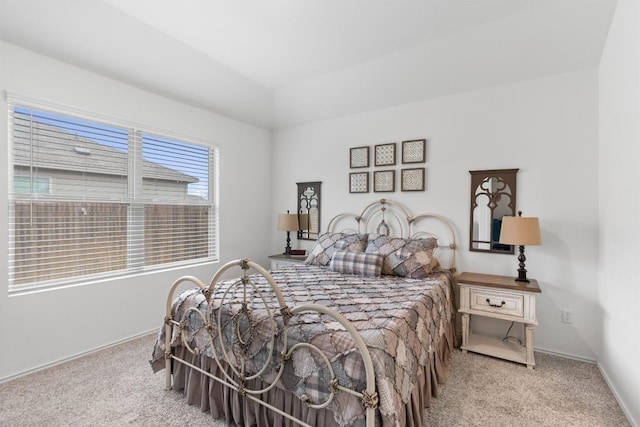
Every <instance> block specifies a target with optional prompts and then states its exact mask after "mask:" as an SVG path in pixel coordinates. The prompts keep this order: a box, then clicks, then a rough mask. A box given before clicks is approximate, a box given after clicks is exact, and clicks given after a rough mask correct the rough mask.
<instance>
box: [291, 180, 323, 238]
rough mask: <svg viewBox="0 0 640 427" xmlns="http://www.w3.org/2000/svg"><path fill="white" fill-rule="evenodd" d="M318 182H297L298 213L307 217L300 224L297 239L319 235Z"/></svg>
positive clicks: (301, 216) (302, 216)
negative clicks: (304, 221)
mask: <svg viewBox="0 0 640 427" xmlns="http://www.w3.org/2000/svg"><path fill="white" fill-rule="evenodd" d="M320 184H322V183H321V182H318V181H316V182H298V183H297V185H298V215H300V218H305V219H306V218H308V221H309V222H308V223H305V224H300V225H301V227H300V230H299V231H298V240H316V239H317V238H318V236H319V235H320Z"/></svg>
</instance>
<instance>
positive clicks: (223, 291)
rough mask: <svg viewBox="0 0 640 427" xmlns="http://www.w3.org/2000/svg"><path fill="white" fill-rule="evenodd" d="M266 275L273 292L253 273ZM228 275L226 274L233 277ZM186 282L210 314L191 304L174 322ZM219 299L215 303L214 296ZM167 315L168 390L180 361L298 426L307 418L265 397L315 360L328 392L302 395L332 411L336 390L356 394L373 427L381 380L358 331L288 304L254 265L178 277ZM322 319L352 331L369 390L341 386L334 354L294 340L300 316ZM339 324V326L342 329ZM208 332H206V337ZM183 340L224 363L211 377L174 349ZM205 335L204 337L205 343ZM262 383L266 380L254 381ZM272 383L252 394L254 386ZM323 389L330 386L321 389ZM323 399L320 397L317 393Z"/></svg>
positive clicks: (337, 317) (320, 310)
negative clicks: (234, 274) (231, 273)
mask: <svg viewBox="0 0 640 427" xmlns="http://www.w3.org/2000/svg"><path fill="white" fill-rule="evenodd" d="M233 268H240V269H241V273H242V275H241V276H240V278H239V279H237V280H224V281H223V280H221V278H222V277H223V276H225V273H227V271H228V270H230V269H233ZM250 269H253V270H255V271H256V272H257V274H258V275H261V276H262V277H264V279H265V280H266V281H267V282H268V284H269V287H267V288H266V289H265V287H264V286H263V287H262V288H261V287H259V286H257V285H256V283H255V282H254V280H252V276H250V275H249V274H248V273H249V270H250ZM227 276H228V275H227ZM185 282H192V283H194V284H196V285H197V286H198V287H199V288H200V291H201V292H202V294H203V295H204V297H205V299H206V304H205V306H206V309H205V310H203V309H200V308H198V307H193V306H190V307H188V308H187V309H185V310H183V312H182V313H181V315H180V318H179V319H176V318H174V309H175V307H174V299H175V297H176V295H174V294H175V293H176V291H177V289H178V288H179V287H180V285H182V284H184V283H185ZM214 295H215V298H214ZM166 309H167V311H166V318H165V337H164V339H165V363H166V370H165V372H166V389H170V388H171V387H172V372H173V370H172V363H181V364H184V365H186V366H188V367H189V368H191V369H193V370H196V371H198V372H200V373H201V374H202V375H206V376H207V377H209V378H211V379H212V380H214V381H217V382H218V383H220V384H223V385H224V386H225V387H228V388H230V389H232V390H234V391H235V392H237V393H238V394H239V395H241V396H243V397H244V398H246V399H249V400H251V401H253V402H256V403H258V404H260V405H263V406H264V407H266V408H268V409H270V410H272V411H275V412H276V413H278V414H280V415H281V416H283V417H285V418H287V419H289V420H291V421H293V422H294V423H297V424H300V425H308V424H306V423H305V422H304V421H302V420H299V419H297V418H295V417H293V416H292V415H291V414H289V413H287V412H285V411H283V410H282V408H278V407H276V406H274V405H272V404H270V403H268V402H266V401H263V400H262V399H261V395H263V394H264V393H266V392H268V391H269V390H271V389H272V388H274V387H277V385H278V384H279V383H280V382H281V379H282V378H283V374H284V373H285V371H286V370H288V371H289V372H291V370H292V369H293V370H295V369H300V368H299V367H297V368H292V366H291V365H290V364H293V363H294V360H296V359H298V360H300V359H304V358H305V357H309V356H310V355H315V359H316V360H319V361H321V363H322V364H323V365H324V368H323V369H324V370H325V371H323V372H327V373H328V374H327V376H328V378H327V387H326V392H323V393H321V394H318V393H314V394H313V396H310V395H309V394H307V393H306V392H305V393H298V397H299V398H300V400H301V401H302V402H303V403H304V404H306V405H307V406H308V407H310V408H315V409H321V408H326V407H327V406H328V405H329V404H330V403H331V402H332V400H333V399H334V397H335V396H336V395H337V393H348V394H351V395H353V396H356V397H357V398H358V399H359V400H360V401H361V402H362V406H363V407H364V410H365V419H366V425H367V426H370V427H373V426H374V424H375V413H376V408H377V406H378V395H377V392H376V384H375V376H374V369H373V363H372V359H371V355H370V353H369V350H368V349H367V346H366V344H365V342H364V340H363V338H362V337H361V336H360V334H359V333H358V331H357V330H356V328H355V327H354V326H353V325H352V324H351V323H350V322H349V321H348V320H347V319H346V318H345V317H344V316H343V315H341V314H340V313H338V312H336V311H334V310H331V309H329V308H327V307H325V306H323V305H318V304H303V305H298V306H296V307H289V306H288V305H287V303H286V300H285V298H284V296H283V294H282V292H281V290H280V289H279V287H278V285H277V284H276V282H275V281H274V279H273V278H272V277H271V275H270V274H269V272H268V271H266V270H265V269H264V268H262V267H261V266H260V265H258V264H256V263H255V262H252V261H250V260H247V259H244V260H236V261H232V262H229V263H227V264H225V265H224V266H223V267H221V268H220V270H218V272H217V273H216V274H215V276H214V277H213V279H212V280H211V282H210V283H209V284H208V285H205V284H204V283H203V282H201V281H200V280H198V279H197V278H195V277H192V276H185V277H182V278H180V279H178V280H177V281H176V282H175V283H174V284H173V286H172V287H171V290H170V292H169V295H168V298H167V306H166ZM309 313H312V314H314V315H315V314H317V315H318V316H322V317H323V318H324V319H329V321H330V322H331V324H332V325H333V326H332V327H335V328H339V329H340V330H344V331H346V332H347V333H348V334H349V336H350V338H351V339H352V340H353V343H354V345H355V348H357V351H358V352H359V354H360V356H361V358H362V363H363V366H364V371H365V373H366V387H365V388H364V390H361V391H358V390H355V389H353V388H351V387H348V386H345V385H344V384H341V383H340V381H339V379H338V376H337V375H336V374H335V372H334V369H333V367H332V361H331V360H330V357H329V356H328V355H327V354H326V353H325V351H323V349H322V348H319V347H318V346H316V345H313V344H312V343H309V342H304V340H301V339H300V337H295V339H294V338H292V336H291V331H290V325H291V324H292V323H293V322H294V320H293V319H297V318H298V317H297V316H299V315H301V314H305V315H307V314H309ZM187 319H189V320H190V321H191V322H196V323H198V324H199V325H201V327H200V328H199V329H200V331H201V332H202V333H199V335H198V336H196V334H195V333H191V332H189V331H187V330H186V325H187ZM336 322H337V324H339V326H338V325H336ZM204 331H206V332H204ZM178 334H179V336H180V339H181V343H182V346H183V347H185V348H186V349H187V350H188V351H189V352H191V353H192V354H195V355H200V354H206V355H207V356H210V357H211V358H212V359H213V360H215V363H216V364H217V365H218V368H219V369H217V370H216V371H217V372H221V373H222V374H223V375H218V376H216V375H213V374H211V373H210V372H208V371H206V370H203V369H201V368H200V367H198V366H195V365H193V364H191V363H189V361H187V360H184V359H183V358H180V357H179V356H177V355H176V354H173V352H172V346H171V344H172V339H173V338H174V337H175V336H176V335H178ZM203 337H204V338H203ZM254 379H260V380H261V381H259V382H256V381H252V380H254ZM257 383H260V384H263V385H264V384H266V385H264V387H262V388H259V389H254V388H251V387H250V386H249V384H257ZM323 390H324V389H323ZM320 395H321V396H322V397H323V398H319V396H320Z"/></svg>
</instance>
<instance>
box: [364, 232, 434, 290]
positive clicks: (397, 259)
mask: <svg viewBox="0 0 640 427" xmlns="http://www.w3.org/2000/svg"><path fill="white" fill-rule="evenodd" d="M437 247H438V242H437V241H436V239H434V238H432V237H430V238H426V239H404V238H401V237H388V236H384V235H379V234H370V235H369V238H368V243H367V249H366V252H367V253H377V254H380V255H382V256H383V257H384V263H383V264H382V274H393V275H395V276H401V277H412V278H414V279H421V278H423V277H425V276H427V275H428V274H429V273H431V271H432V270H433V267H434V266H433V265H432V258H433V251H434V249H435V248H437Z"/></svg>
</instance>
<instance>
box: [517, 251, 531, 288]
mask: <svg viewBox="0 0 640 427" xmlns="http://www.w3.org/2000/svg"><path fill="white" fill-rule="evenodd" d="M519 250H520V255H518V261H520V262H519V263H518V267H519V268H518V277H516V282H529V279H527V269H526V268H524V262H525V261H526V260H527V258H526V257H525V256H524V246H520V247H519Z"/></svg>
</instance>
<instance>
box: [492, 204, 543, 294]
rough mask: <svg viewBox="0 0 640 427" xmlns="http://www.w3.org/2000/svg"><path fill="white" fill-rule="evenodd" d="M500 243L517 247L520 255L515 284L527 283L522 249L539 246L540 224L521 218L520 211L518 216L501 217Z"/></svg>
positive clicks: (540, 241) (531, 219) (540, 239)
mask: <svg viewBox="0 0 640 427" xmlns="http://www.w3.org/2000/svg"><path fill="white" fill-rule="evenodd" d="M500 243H503V244H505V245H518V246H519V247H520V254H519V255H518V261H520V264H519V266H520V268H518V277H517V278H516V282H528V281H529V279H527V270H526V269H525V268H524V267H525V265H524V262H525V261H526V257H525V256H524V247H525V246H529V245H541V244H542V238H541V237H540V223H539V221H538V218H536V217H523V216H522V211H518V216H504V217H502V228H501V230H500Z"/></svg>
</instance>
